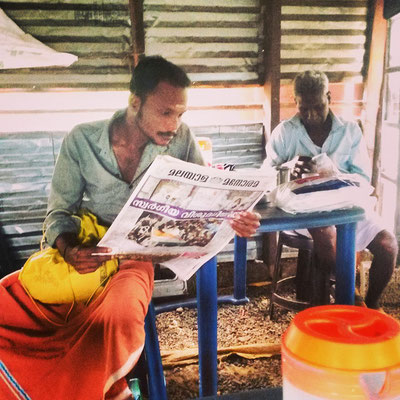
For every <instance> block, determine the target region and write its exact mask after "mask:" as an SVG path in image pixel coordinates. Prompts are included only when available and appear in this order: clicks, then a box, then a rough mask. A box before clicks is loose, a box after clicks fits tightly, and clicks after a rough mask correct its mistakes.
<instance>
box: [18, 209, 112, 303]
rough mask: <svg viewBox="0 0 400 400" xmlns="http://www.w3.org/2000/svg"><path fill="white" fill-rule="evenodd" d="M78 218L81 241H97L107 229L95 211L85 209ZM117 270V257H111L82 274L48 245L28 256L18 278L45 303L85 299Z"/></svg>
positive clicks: (34, 295) (31, 292) (32, 294)
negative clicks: (46, 247)
mask: <svg viewBox="0 0 400 400" xmlns="http://www.w3.org/2000/svg"><path fill="white" fill-rule="evenodd" d="M78 217H79V218H80V220H81V229H80V232H79V236H78V239H79V241H80V243H81V244H83V245H91V244H95V243H97V242H98V240H99V239H101V238H102V237H103V236H104V234H105V233H106V231H107V228H106V227H104V226H102V225H99V223H98V222H97V218H96V217H95V216H94V215H93V214H90V213H88V212H86V213H85V212H82V213H81V214H80V215H79V216H78ZM117 270H118V260H110V261H106V262H105V263H103V264H102V265H101V266H100V267H99V268H98V269H97V270H96V271H94V272H91V273H88V274H80V273H78V272H77V271H76V270H75V268H74V267H73V266H72V265H69V264H67V263H66V262H65V261H64V258H63V257H62V256H61V254H60V252H59V251H58V249H53V248H48V249H44V250H41V251H39V252H37V253H35V254H33V255H32V256H31V257H29V259H28V260H27V261H26V263H25V264H24V266H23V267H22V269H21V272H20V273H19V280H20V281H21V283H22V285H23V287H24V288H25V290H26V291H27V292H28V293H29V294H30V296H32V297H33V298H34V299H36V300H39V301H41V302H42V303H47V304H64V303H73V302H74V301H78V302H84V301H87V300H89V299H90V298H91V297H92V296H93V295H94V293H95V292H96V291H97V289H99V288H100V287H101V286H104V285H105V284H106V283H107V281H108V279H109V278H110V277H111V276H112V275H114V274H115V273H116V272H117Z"/></svg>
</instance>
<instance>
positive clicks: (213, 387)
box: [196, 257, 218, 397]
mask: <svg viewBox="0 0 400 400" xmlns="http://www.w3.org/2000/svg"><path fill="white" fill-rule="evenodd" d="M196 283H197V325H198V335H199V339H198V341H199V395H200V397H204V396H215V395H216V394H217V382H218V378H217V258H216V257H213V258H212V259H211V260H209V261H207V262H206V263H205V264H204V265H203V266H202V267H201V268H200V269H199V270H198V271H197V275H196Z"/></svg>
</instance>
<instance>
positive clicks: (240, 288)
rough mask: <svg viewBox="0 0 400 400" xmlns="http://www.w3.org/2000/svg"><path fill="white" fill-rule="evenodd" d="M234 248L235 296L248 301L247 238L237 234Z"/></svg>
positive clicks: (237, 298) (236, 298)
mask: <svg viewBox="0 0 400 400" xmlns="http://www.w3.org/2000/svg"><path fill="white" fill-rule="evenodd" d="M234 248H235V253H234V276H233V297H234V299H235V300H239V301H240V300H242V301H243V300H244V302H248V298H247V297H246V275H247V272H246V270H247V239H246V238H242V237H239V236H236V235H235V245H234Z"/></svg>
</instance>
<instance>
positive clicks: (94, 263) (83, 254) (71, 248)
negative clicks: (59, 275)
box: [55, 232, 113, 274]
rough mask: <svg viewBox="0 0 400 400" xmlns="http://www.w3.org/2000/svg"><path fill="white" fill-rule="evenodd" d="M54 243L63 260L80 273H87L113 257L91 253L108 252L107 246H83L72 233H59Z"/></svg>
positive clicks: (109, 250)
mask: <svg viewBox="0 0 400 400" xmlns="http://www.w3.org/2000/svg"><path fill="white" fill-rule="evenodd" d="M55 245H56V246H57V248H58V251H59V252H60V254H61V255H62V256H63V258H64V260H65V261H66V262H67V263H68V264H70V265H72V266H73V267H74V268H75V269H76V270H77V271H78V272H79V273H80V274H87V273H89V272H93V271H96V269H97V268H99V267H100V265H101V264H103V262H105V261H108V260H111V259H112V258H113V256H112V254H110V255H107V254H105V255H93V253H110V252H111V249H110V248H109V247H93V246H92V247H84V246H82V245H80V244H79V243H78V239H77V237H76V235H75V234H74V233H71V232H65V233H61V234H60V235H59V236H58V237H57V239H56V241H55Z"/></svg>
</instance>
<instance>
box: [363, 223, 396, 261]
mask: <svg viewBox="0 0 400 400" xmlns="http://www.w3.org/2000/svg"><path fill="white" fill-rule="evenodd" d="M367 248H368V250H370V251H371V253H372V254H373V256H374V257H384V258H387V259H390V260H391V261H393V263H394V262H395V260H396V257H397V253H398V244H397V240H396V237H395V236H394V235H393V234H392V233H390V232H389V231H387V230H382V231H380V232H379V233H378V234H377V235H376V236H375V238H374V239H373V240H372V242H371V243H370V244H369V245H368V246H367Z"/></svg>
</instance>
